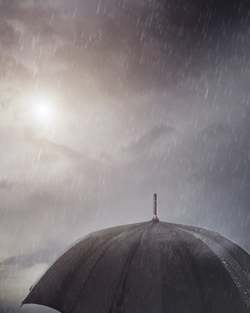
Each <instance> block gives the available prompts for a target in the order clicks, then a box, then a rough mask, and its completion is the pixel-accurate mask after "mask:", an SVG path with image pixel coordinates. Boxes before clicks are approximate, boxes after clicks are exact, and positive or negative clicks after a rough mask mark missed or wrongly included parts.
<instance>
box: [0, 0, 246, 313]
mask: <svg viewBox="0 0 250 313" xmlns="http://www.w3.org/2000/svg"><path fill="white" fill-rule="evenodd" d="M249 7H250V4H249V1H245V0H242V1H226V0H225V1H223V0H217V1H212V0H211V1H210V0H70V1H69V0H68V1H67V0H60V1H59V0H1V1H0V80H1V83H0V312H1V313H3V312H5V313H13V312H21V313H26V312H41V313H42V312H46V313H47V312H48V313H49V312H52V311H53V310H50V309H46V308H44V307H39V306H33V305H25V306H24V307H23V308H22V309H19V308H18V306H19V304H20V303H21V302H22V300H23V299H24V298H25V297H26V295H27V293H28V289H29V287H30V286H31V285H32V284H33V283H34V281H35V280H36V279H37V278H38V277H39V276H40V275H41V274H42V273H43V272H44V271H45V270H46V268H47V267H48V266H49V264H51V262H52V261H53V259H54V258H55V257H56V256H57V255H58V254H59V253H60V252H61V251H62V250H63V249H64V248H65V247H66V246H67V245H69V244H70V243H72V241H74V240H75V239H77V238H79V237H81V236H83V235H85V234H87V233H89V232H91V231H94V230H98V229H101V228H106V227H110V226H114V225H121V224H129V223H134V222H141V221H147V220H150V219H151V218H152V203H153V194H154V193H157V194H158V199H159V201H158V207H159V209H158V212H159V214H158V215H159V218H160V220H163V221H169V222H174V223H184V224H189V225H196V226H200V227H204V228H207V229H210V230H215V231H217V232H219V233H221V234H222V235H224V236H226V237H227V238H229V239H230V240H232V241H234V242H235V243H237V244H239V245H240V246H241V247H243V248H244V249H245V250H246V251H248V252H250V231H249V230H250V192H249V190H250V169H249V166H250V136H249V134H250V91H249V87H250V84H249V82H250V76H249V75H250V27H249V26H250V24H249V23H250V11H249Z"/></svg>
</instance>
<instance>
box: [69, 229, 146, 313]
mask: <svg viewBox="0 0 250 313" xmlns="http://www.w3.org/2000/svg"><path fill="white" fill-rule="evenodd" d="M145 224H146V223H145ZM145 226H146V225H145ZM139 231H141V229H136V230H135V231H134V232H133V233H128V236H126V237H125V238H124V240H125V239H127V238H128V237H129V236H131V235H134V234H135V233H136V232H139ZM126 232H128V230H124V231H123V232H121V233H119V234H118V235H117V237H119V236H121V235H122V234H124V233H126ZM115 240H117V238H115V239H112V240H110V242H109V244H108V245H107V246H106V248H105V249H104V250H103V251H102V253H101V254H100V256H99V257H98V259H97V260H96V262H95V263H94V265H93V267H92V269H91V270H90V272H89V274H88V276H87V278H86V280H85V282H84V284H83V286H82V287H81V290H80V292H79V294H78V297H77V298H76V301H75V305H74V306H73V307H72V308H71V310H70V313H73V309H74V308H75V306H76V304H77V302H78V299H79V297H80V295H81V293H82V291H83V289H84V287H85V285H86V283H87V281H88V278H89V276H90V275H91V273H92V271H93V270H94V268H95V266H96V264H97V263H98V262H99V260H100V259H101V258H102V256H103V254H104V253H105V252H106V251H107V249H108V248H109V247H110V245H111V244H112V243H113V242H114V241H115Z"/></svg>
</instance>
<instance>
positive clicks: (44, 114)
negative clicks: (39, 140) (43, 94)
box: [35, 100, 53, 121]
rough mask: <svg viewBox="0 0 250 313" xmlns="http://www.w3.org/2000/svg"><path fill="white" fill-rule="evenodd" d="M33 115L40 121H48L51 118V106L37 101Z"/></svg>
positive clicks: (44, 101) (46, 102)
mask: <svg viewBox="0 0 250 313" xmlns="http://www.w3.org/2000/svg"><path fill="white" fill-rule="evenodd" d="M35 115H36V117H37V118H38V119H39V120H41V121H48V120H50V119H51V118H52V117H53V109H52V105H51V103H50V102H49V101H46V100H43V101H39V102H37V103H36V105H35Z"/></svg>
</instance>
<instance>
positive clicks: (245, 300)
mask: <svg viewBox="0 0 250 313" xmlns="http://www.w3.org/2000/svg"><path fill="white" fill-rule="evenodd" d="M184 232H185V233H188V234H189V235H191V236H193V237H195V238H196V239H199V240H201V241H202V242H203V243H204V244H205V245H206V246H207V247H208V248H209V249H210V250H211V251H212V252H213V253H214V255H215V256H216V257H217V258H218V259H219V260H220V258H219V257H218V255H217V254H216V252H215V251H214V249H213V248H211V247H210V246H209V245H208V244H207V243H206V242H205V241H204V240H203V239H202V238H198V237H196V236H195V235H193V234H191V233H190V232H189V231H188V230H184ZM209 239H210V240H211V241H214V242H215V243H217V244H218V242H217V241H215V240H213V239H211V238H209ZM224 252H225V253H227V255H229V256H230V257H231V258H233V260H234V261H235V262H236V263H237V264H238V266H239V267H240V269H241V270H242V271H243V272H244V270H243V268H242V267H241V265H240V264H239V263H238V262H237V261H236V260H235V258H234V257H233V256H232V255H231V254H230V253H228V252H227V251H226V250H225V249H224ZM223 260H224V261H225V259H224V258H223ZM227 263H228V262H227ZM221 264H222V265H223V267H224V268H225V269H226V270H227V272H228V273H229V276H230V278H231V280H232V281H233V282H234V285H235V286H236V288H237V289H238V290H239V292H240V294H241V296H242V298H243V300H244V302H245V303H246V305H247V307H248V308H249V300H247V299H245V295H244V293H243V292H242V291H241V288H239V286H237V284H236V282H235V280H234V278H233V277H232V275H231V274H230V272H229V270H228V268H227V267H226V266H225V264H224V263H223V262H221ZM228 267H229V268H230V269H231V270H233V272H234V274H235V275H236V276H237V277H238V279H240V281H242V279H241V278H240V277H239V276H238V275H237V273H236V272H235V271H234V269H233V268H232V266H231V264H230V263H228ZM247 301H248V302H247Z"/></svg>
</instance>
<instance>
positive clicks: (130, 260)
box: [109, 225, 151, 313]
mask: <svg viewBox="0 0 250 313" xmlns="http://www.w3.org/2000/svg"><path fill="white" fill-rule="evenodd" d="M145 226H147V227H148V225H145ZM150 226H151V225H150ZM140 231H141V230H140ZM131 235H132V234H131ZM133 235H134V234H133ZM140 241H141V239H140V240H138V241H137V242H136V243H135V244H134V246H133V248H132V249H131V251H130V254H129V257H128V258H127V261H126V262H125V265H124V267H123V270H122V274H121V275H120V279H119V282H118V284H117V288H116V292H115V295H114V297H113V301H112V303H111V306H110V309H109V313H112V311H113V309H114V302H115V300H116V297H118V295H117V294H118V289H119V287H120V282H121V280H122V277H123V274H124V273H125V269H126V268H128V267H129V266H130V264H131V262H132V260H133V258H134V256H135V254H136V248H137V247H138V246H139V245H140ZM131 252H132V256H131V257H130V255H131ZM127 275H128V271H126V273H125V279H124V282H123V287H124V285H125V283H126V280H127ZM122 300H123V293H122V296H121V299H119V301H120V306H119V308H118V309H119V312H120V309H121V307H122ZM119 301H118V302H119Z"/></svg>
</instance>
